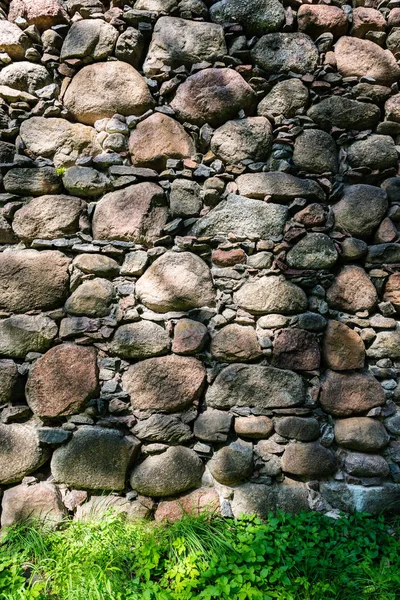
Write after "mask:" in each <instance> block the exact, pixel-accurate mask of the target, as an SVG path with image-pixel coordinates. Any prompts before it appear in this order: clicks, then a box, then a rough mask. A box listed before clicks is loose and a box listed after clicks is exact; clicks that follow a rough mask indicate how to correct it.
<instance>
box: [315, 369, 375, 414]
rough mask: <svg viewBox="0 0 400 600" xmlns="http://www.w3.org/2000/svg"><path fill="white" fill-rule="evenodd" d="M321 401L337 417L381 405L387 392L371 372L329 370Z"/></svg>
mask: <svg viewBox="0 0 400 600" xmlns="http://www.w3.org/2000/svg"><path fill="white" fill-rule="evenodd" d="M319 401H320V403H321V406H322V408H323V410H324V411H325V412H327V413H330V414H332V415H334V416H335V417H349V416H351V415H353V414H360V413H363V412H367V411H369V410H371V409H372V408H374V407H375V406H381V405H382V404H384V403H385V394H384V391H383V389H382V387H381V385H380V383H379V382H378V381H377V380H376V379H375V377H373V375H371V374H369V373H368V374H365V373H348V374H347V373H336V372H334V371H327V372H326V375H325V377H324V378H323V380H322V385H321V394H320V397H319Z"/></svg>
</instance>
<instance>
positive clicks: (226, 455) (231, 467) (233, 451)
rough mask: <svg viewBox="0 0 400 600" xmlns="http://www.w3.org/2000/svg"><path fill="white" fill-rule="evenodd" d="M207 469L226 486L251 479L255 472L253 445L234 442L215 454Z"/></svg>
mask: <svg viewBox="0 0 400 600" xmlns="http://www.w3.org/2000/svg"><path fill="white" fill-rule="evenodd" d="M207 467H208V468H209V470H210V473H211V475H212V476H213V477H214V479H216V480H217V481H218V483H222V484H224V485H234V484H237V483H240V482H241V481H243V480H244V479H247V478H248V477H250V475H251V474H252V472H253V450H252V447H251V445H245V444H241V443H240V442H232V443H231V444H229V446H224V447H223V448H221V449H220V450H217V452H215V453H214V455H213V457H212V458H211V460H209V461H208V463H207Z"/></svg>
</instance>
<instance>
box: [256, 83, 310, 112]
mask: <svg viewBox="0 0 400 600" xmlns="http://www.w3.org/2000/svg"><path fill="white" fill-rule="evenodd" d="M307 104H308V89H307V88H306V86H305V85H304V83H302V82H301V81H300V79H286V80H285V81H279V82H278V83H277V84H276V85H274V87H273V88H272V90H271V91H270V92H269V93H268V94H267V95H266V96H265V97H264V98H263V99H262V100H261V102H260V104H259V105H258V107H257V113H258V114H259V115H262V116H263V117H275V116H278V115H284V116H285V117H286V118H289V117H294V116H295V114H296V113H297V111H299V110H301V109H303V108H305V107H306V106H307Z"/></svg>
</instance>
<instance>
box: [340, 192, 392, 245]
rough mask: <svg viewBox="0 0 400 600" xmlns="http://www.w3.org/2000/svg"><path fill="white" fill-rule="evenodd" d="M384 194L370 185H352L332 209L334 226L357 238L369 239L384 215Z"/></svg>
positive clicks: (386, 201)
mask: <svg viewBox="0 0 400 600" xmlns="http://www.w3.org/2000/svg"><path fill="white" fill-rule="evenodd" d="M387 208H388V198H387V195H386V192H385V191H384V190H382V189H380V188H378V187H375V186H372V185H365V184H359V185H352V186H348V187H346V188H345V190H344V193H343V197H342V199H341V200H339V202H338V203H337V204H335V205H334V207H333V212H334V215H335V225H336V227H338V228H339V229H341V230H343V231H346V232H348V233H350V234H351V235H354V236H355V237H357V238H361V239H363V240H364V239H369V238H370V236H371V235H372V234H373V232H374V231H375V230H376V228H377V227H378V225H379V223H380V222H381V221H382V219H383V217H384V216H385V214H386V211H387Z"/></svg>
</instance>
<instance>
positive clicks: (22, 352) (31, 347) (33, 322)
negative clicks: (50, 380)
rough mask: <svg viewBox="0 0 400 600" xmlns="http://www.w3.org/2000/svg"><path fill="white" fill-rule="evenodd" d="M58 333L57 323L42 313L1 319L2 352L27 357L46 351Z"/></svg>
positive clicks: (0, 344)
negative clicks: (30, 354) (33, 353)
mask: <svg viewBox="0 0 400 600" xmlns="http://www.w3.org/2000/svg"><path fill="white" fill-rule="evenodd" d="M56 335H57V325H56V324H55V323H54V321H52V320H51V319H49V318H48V317H44V316H42V315H36V316H33V315H13V316H11V317H9V318H8V319H2V320H0V354H3V355H5V356H12V357H13V358H25V356H26V355H27V354H28V352H45V351H46V350H47V349H48V348H49V347H50V346H51V343H52V341H53V340H54V338H55V337H56Z"/></svg>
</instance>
